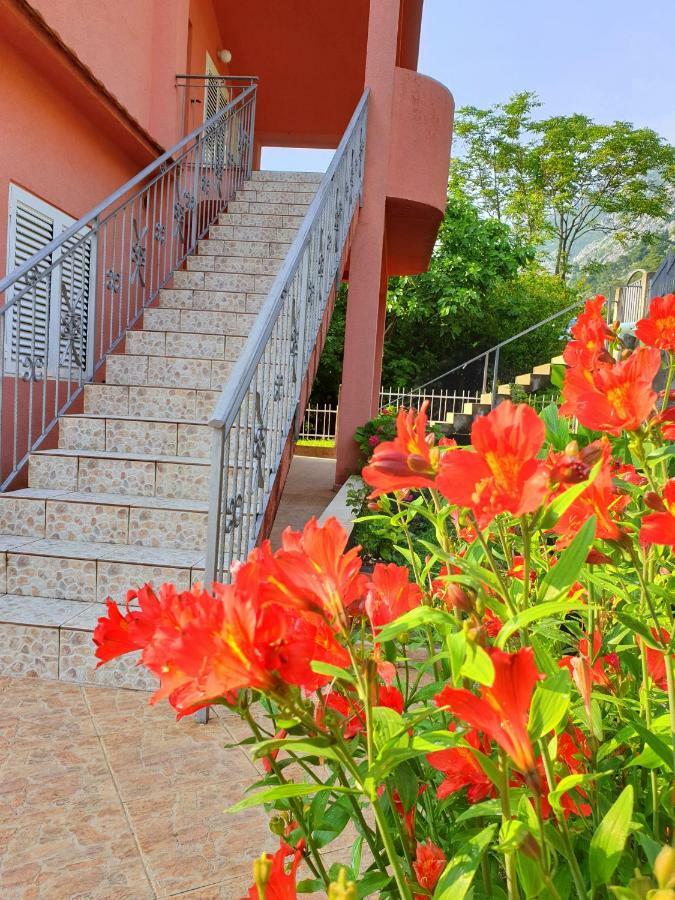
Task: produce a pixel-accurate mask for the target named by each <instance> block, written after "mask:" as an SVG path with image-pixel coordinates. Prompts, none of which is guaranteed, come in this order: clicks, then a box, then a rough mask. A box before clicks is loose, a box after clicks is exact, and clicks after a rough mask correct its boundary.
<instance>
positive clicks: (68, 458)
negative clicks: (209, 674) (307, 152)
mask: <svg viewBox="0 0 675 900" xmlns="http://www.w3.org/2000/svg"><path fill="white" fill-rule="evenodd" d="M320 181H321V175H318V174H314V173H311V174H310V173H307V174H305V173H280V172H255V173H253V175H252V178H251V180H250V181H248V182H246V183H245V184H244V186H243V188H242V189H241V190H239V191H238V192H237V194H236V197H235V199H234V200H233V201H231V202H230V203H229V206H228V210H227V212H226V213H224V214H222V215H221V216H220V217H219V219H218V224H217V225H213V226H212V227H211V228H210V230H209V233H208V238H207V239H204V240H201V241H199V245H198V252H197V253H195V254H193V255H191V256H189V257H188V258H187V260H186V267H185V268H184V269H183V270H181V271H177V272H175V274H174V277H173V283H172V286H171V287H170V288H166V289H162V290H161V291H160V293H159V297H158V301H157V303H156V305H154V306H152V307H149V308H147V309H146V310H145V312H144V313H143V315H142V318H141V319H140V320H139V322H138V324H137V326H136V328H135V329H134V330H131V331H128V332H127V334H126V338H125V341H124V342H123V343H122V344H121V345H120V346H119V347H118V351H120V350H122V352H116V353H114V354H112V355H110V356H108V358H107V360H106V365H105V381H104V382H103V383H92V384H87V385H85V387H84V410H83V412H82V413H77V414H69V415H66V416H63V417H62V418H61V419H60V420H59V434H58V448H57V449H52V450H43V451H39V452H34V453H32V454H31V455H30V460H29V468H28V487H27V488H24V489H21V490H16V491H13V492H10V493H6V494H0V589H1V591H2V594H1V595H0V675H36V676H42V677H47V678H54V679H60V680H62V681H74V682H86V683H96V684H108V685H115V686H120V687H132V688H141V689H148V688H151V687H152V686H153V685H152V684H151V683H150V680H149V676H148V675H147V673H145V671H144V670H142V669H140V668H137V667H135V665H134V661H133V660H131V661H130V660H129V658H123V659H121V660H118V661H116V662H115V663H111V664H108V665H106V666H105V667H103V668H102V669H99V670H96V669H95V659H94V656H93V645H92V630H93V628H94V626H95V624H96V620H97V618H98V617H99V615H101V613H102V610H103V606H102V604H103V603H104V601H105V599H106V598H107V597H109V596H110V597H113V598H114V599H116V600H118V601H124V599H125V595H126V592H127V590H128V589H129V588H133V587H137V586H140V585H142V584H143V583H145V582H151V583H153V584H160V583H162V582H163V581H171V582H173V583H174V584H176V586H177V587H178V588H179V589H185V588H187V587H189V586H190V584H191V583H193V582H195V581H199V580H201V579H203V577H204V565H205V547H206V539H207V519H208V501H209V484H210V481H209V477H210V455H211V444H212V429H211V428H210V427H209V426H208V425H207V421H208V419H209V417H210V416H211V414H212V411H213V409H214V406H215V404H216V401H217V400H218V398H219V397H220V394H221V390H222V387H223V383H224V382H225V380H226V379H227V377H228V375H229V374H230V371H231V369H232V367H233V365H234V363H235V362H236V360H237V359H238V357H239V355H240V354H241V351H242V348H243V346H244V343H245V341H246V338H247V335H248V334H249V332H250V330H251V328H252V327H253V325H254V323H255V321H256V317H257V313H258V312H259V310H260V308H261V306H262V303H263V300H264V299H265V297H266V295H267V292H268V290H269V289H270V287H271V285H272V282H273V281H274V277H275V275H276V274H277V272H278V271H279V269H280V268H281V266H282V264H283V261H284V258H285V257H286V255H287V251H288V248H289V247H290V244H291V242H292V241H293V239H294V237H295V235H296V233H297V230H298V228H299V226H300V224H301V222H302V221H303V217H304V215H305V213H306V211H307V209H308V206H309V204H310V202H311V200H312V199H313V197H314V195H315V193H316V191H317V189H318V187H319V182H320ZM242 463H243V464H244V465H246V464H247V463H246V461H245V460H243V461H242Z"/></svg>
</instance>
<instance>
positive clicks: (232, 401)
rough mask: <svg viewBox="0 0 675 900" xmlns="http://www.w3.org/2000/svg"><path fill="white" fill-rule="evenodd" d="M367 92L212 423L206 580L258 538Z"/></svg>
mask: <svg viewBox="0 0 675 900" xmlns="http://www.w3.org/2000/svg"><path fill="white" fill-rule="evenodd" d="M367 107H368V91H367V90H366V91H365V92H364V94H363V96H362V97H361V100H360V101H359V103H358V106H357V107H356V110H355V112H354V114H353V116H352V118H351V121H350V123H349V125H348V126H347V130H346V132H345V134H344V136H343V138H342V140H341V141H340V145H339V147H338V148H337V150H336V151H335V154H334V156H333V160H332V162H331V164H330V166H329V168H328V170H327V172H326V174H325V175H324V178H323V180H322V181H321V184H320V185H319V189H318V191H317V193H316V195H315V197H314V199H313V200H312V202H311V204H310V206H309V208H308V211H307V215H306V216H305V218H304V220H303V222H302V224H301V226H300V229H299V231H298V234H297V235H296V238H295V240H294V241H293V243H292V245H291V247H290V249H289V251H288V254H287V256H286V259H285V260H284V263H283V266H282V268H281V270H280V272H279V274H278V275H277V276H276V278H275V280H274V283H273V285H272V288H271V290H270V293H269V295H268V296H267V299H266V300H265V304H264V306H263V308H262V310H261V312H260V314H259V315H258V317H257V320H256V322H255V324H254V325H253V328H252V330H251V333H250V334H249V337H248V339H247V342H246V345H245V346H244V349H243V352H242V353H241V355H240V357H239V359H238V361H237V363H236V364H235V366H234V369H233V370H232V373H231V375H230V377H229V379H228V381H227V383H226V385H225V387H224V389H223V392H222V394H221V396H220V399H219V401H218V403H217V406H216V410H215V412H214V414H213V416H212V418H211V419H210V421H209V425H210V426H211V427H212V428H213V451H212V462H211V486H210V492H209V496H210V505H209V525H208V540H207V554H206V582H207V583H210V582H211V581H212V580H222V579H223V578H227V577H229V565H230V563H231V562H232V560H235V559H240V558H242V557H243V556H244V555H245V554H246V553H247V552H248V550H250V548H251V547H252V546H253V545H254V544H255V541H256V538H257V535H258V531H259V528H260V525H261V523H262V520H263V517H264V515H265V511H266V509H267V503H268V501H269V498H270V495H271V492H272V488H273V485H274V481H275V478H276V473H277V471H278V468H279V465H280V462H281V459H282V456H283V453H284V448H285V446H286V443H287V440H288V438H289V435H290V434H291V432H292V428H293V422H294V419H295V417H296V414H297V410H298V403H299V400H300V395H301V390H302V384H303V379H304V377H305V373H306V372H307V368H308V365H309V361H310V358H311V355H312V352H313V349H314V347H315V345H316V341H317V337H318V334H319V329H320V327H321V324H322V321H323V318H324V313H325V311H326V309H327V305H328V302H329V299H330V297H331V295H332V294H333V292H334V290H335V289H336V287H337V284H338V281H339V278H340V275H341V271H342V267H343V265H344V251H345V248H346V245H347V240H348V236H349V233H350V229H351V224H352V220H353V217H354V213H355V211H356V209H357V207H358V205H359V204H360V201H361V193H362V187H363V166H364V154H365V141H366V118H367Z"/></svg>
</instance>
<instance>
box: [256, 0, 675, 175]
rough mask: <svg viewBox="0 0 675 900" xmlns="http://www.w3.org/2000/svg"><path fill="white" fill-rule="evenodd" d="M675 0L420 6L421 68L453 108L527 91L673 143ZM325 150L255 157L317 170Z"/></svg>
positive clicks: (471, 1) (553, 107)
mask: <svg viewBox="0 0 675 900" xmlns="http://www.w3.org/2000/svg"><path fill="white" fill-rule="evenodd" d="M673 35H675V0H642V2H641V3H636V2H635V0H633V2H629V0H425V3H424V18H423V21H422V39H421V44H420V61H419V71H420V72H423V73H424V74H426V75H431V76H432V77H434V78H437V79H438V80H439V81H442V82H443V84H445V85H447V86H448V87H449V88H450V90H451V91H452V92H453V94H454V96H455V102H456V104H457V106H464V105H472V106H489V105H491V104H492V103H496V102H499V101H502V100H505V99H507V98H508V96H509V95H510V94H512V93H514V92H515V91H521V90H534V91H536V92H537V93H538V94H539V95H540V97H541V99H542V101H543V103H544V107H543V109H542V114H543V115H556V114H558V113H571V112H581V113H586V114H587V115H589V116H591V117H592V118H595V119H597V120H598V121H613V120H614V119H626V120H628V121H630V122H633V123H634V124H635V125H646V126H649V127H650V128H654V129H655V130H656V131H658V132H659V133H660V134H662V135H663V136H664V137H666V138H668V140H670V141H673V142H675V63H674V62H673V52H672V36H673ZM330 157H331V153H330V151H320V150H314V151H290V152H289V151H288V150H282V149H269V150H265V151H264V152H263V167H265V168H274V169H286V168H287V169H296V170H302V169H308V170H319V171H320V170H323V169H325V168H326V166H327V165H328V162H329V160H330Z"/></svg>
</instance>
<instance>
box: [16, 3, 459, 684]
mask: <svg viewBox="0 0 675 900" xmlns="http://www.w3.org/2000/svg"><path fill="white" fill-rule="evenodd" d="M421 16H422V0H370V2H369V0H323V2H321V3H319V4H317V3H316V2H315V0H293V2H286V3H283V2H282V3H280V2H279V0H251V2H249V3H246V4H235V3H232V2H230V0H114V2H113V0H100V2H96V3H90V2H87V0H32V2H30V3H29V2H26V0H0V45H1V46H0V83H1V84H2V91H1V92H0V105H1V110H0V111H1V114H2V120H3V123H4V129H5V135H4V137H5V139H4V140H3V142H2V146H1V147H0V271H6V272H7V273H8V275H7V277H6V278H5V279H4V281H2V282H0V292H2V293H1V294H0V297H1V299H2V302H3V304H4V307H3V313H2V320H3V326H4V331H3V344H4V349H3V357H2V358H3V377H2V395H1V397H0V422H1V428H2V432H1V434H2V479H1V480H2V484H3V489H4V491H5V494H4V495H2V496H0V541H2V546H1V547H0V550H1V556H2V563H3V578H4V583H3V584H2V585H1V586H2V588H3V592H4V593H5V595H6V597H9V598H10V599H9V600H6V601H5V607H6V609H5V614H4V615H3V614H2V609H0V622H4V623H5V624H3V625H0V632H1V633H0V643H1V642H2V641H3V640H4V641H5V643H11V641H12V640H14V638H15V637H16V635H17V634H22V635H24V636H26V635H29V636H30V635H32V634H33V632H32V631H31V630H30V629H32V628H34V627H37V626H38V624H39V622H42V621H44V622H48V623H49V626H48V627H49V629H52V630H53V631H54V633H55V634H56V633H57V632H58V631H59V630H60V631H61V640H60V643H59V644H58V646H59V647H60V650H56V651H54V650H50V649H48V648H47V649H44V646H46V645H44V646H43V644H44V641H43V642H42V644H41V646H43V650H42V651H41V657H40V661H39V662H35V660H34V658H33V656H31V657H30V659H29V660H28V661H27V662H25V666H27V667H28V670H31V671H32V670H34V669H35V670H37V671H41V672H43V673H44V674H49V675H52V676H54V677H71V678H76V679H87V678H90V677H93V675H92V673H91V671H90V663H89V662H87V661H86V660H83V661H82V662H81V663H80V662H78V663H76V662H72V664H70V663H69V662H68V660H69V659H70V660H71V661H72V660H74V659H75V658H76V657H77V653H78V652H79V651H78V650H77V648H78V647H80V646H81V647H84V646H85V644H87V643H88V642H89V641H90V631H91V622H92V621H94V618H93V617H95V615H96V614H97V612H98V609H97V608H96V602H93V603H91V601H98V602H100V601H101V600H102V599H104V597H105V595H107V594H108V593H114V592H117V593H119V592H120V591H121V590H122V585H123V584H124V585H125V586H126V587H129V586H131V585H132V584H133V583H134V582H136V583H140V582H142V581H144V580H147V579H151V580H153V579H154V580H157V579H160V578H166V579H169V580H175V581H177V583H185V582H186V581H187V582H188V583H189V580H190V579H194V578H198V577H204V574H205V572H206V575H207V577H208V576H209V575H213V574H222V571H223V567H224V566H226V565H227V562H228V560H229V559H230V558H232V557H234V556H236V555H237V554H240V553H242V552H244V551H245V550H246V548H247V547H248V546H250V545H251V543H252V542H254V541H255V540H256V539H258V538H259V536H260V535H261V534H263V533H264V532H265V529H266V528H267V527H268V526H269V523H270V522H271V521H272V520H273V516H274V511H275V508H276V506H275V505H276V502H277V500H278V496H279V493H280V490H281V488H282V486H283V480H284V477H285V472H286V470H287V466H288V462H289V459H290V455H291V453H292V432H293V426H294V423H295V421H296V420H297V416H298V415H302V407H303V404H304V403H305V402H306V399H307V396H308V393H309V390H310V388H311V380H312V377H313V374H314V371H315V368H316V364H317V361H318V357H319V355H320V351H321V346H322V342H323V337H324V336H325V329H326V327H327V324H328V322H329V321H330V314H331V309H332V298H333V297H334V293H335V288H336V286H337V284H338V283H339V281H340V280H341V279H346V280H348V281H349V285H350V290H349V303H348V312H347V330H346V341H345V359H344V375H343V392H342V397H341V410H340V416H341V418H340V422H339V442H338V459H337V471H336V481H337V482H338V483H339V482H341V481H342V480H344V478H345V476H346V474H347V473H348V472H349V471H350V468H351V467H352V465H353V463H354V460H355V449H356V448H355V446H354V444H353V442H352V440H351V435H352V434H353V431H354V428H355V427H356V426H357V425H359V424H361V423H362V422H363V421H364V420H366V419H367V418H369V417H370V416H371V415H372V413H373V412H374V411H375V409H376V406H377V400H378V395H379V382H380V367H381V355H382V343H383V334H384V314H385V294H386V282H387V277H388V276H390V275H397V274H413V273H417V272H421V271H423V270H424V269H425V268H426V266H427V265H428V261H429V258H430V255H431V252H432V248H433V245H434V241H435V237H436V233H437V229H438V225H439V223H440V220H441V218H442V215H443V210H444V206H445V198H446V188H447V170H448V160H449V151H450V140H451V123H452V113H453V101H452V97H451V95H450V93H449V92H448V91H447V89H446V88H445V87H443V86H442V85H440V84H438V83H437V82H435V81H433V80H432V79H429V78H426V77H425V76H423V75H421V74H419V73H418V72H417V70H416V67H417V54H418V47H419V34H420V22H421ZM264 146H288V147H322V148H339V152H338V153H337V154H336V157H335V161H334V164H333V167H332V169H331V170H329V176H328V178H325V179H323V181H320V180H319V178H317V177H315V176H313V175H312V176H307V177H303V176H299V175H297V174H294V175H288V176H284V175H282V174H280V173H277V174H274V173H260V172H258V171H257V170H258V169H259V163H260V154H261V148H262V147H264ZM139 173H141V174H139ZM129 182H131V183H129ZM106 197H107V198H108V199H107V200H106V201H104V202H103V203H102V202H101V201H102V200H103V198H106ZM92 210H94V211H95V213H93V214H92V213H91V211H92ZM78 220H81V221H79V225H77V227H74V225H75V223H76V222H78ZM12 272H14V273H15V274H14V275H12V274H11V273H12ZM16 272H19V273H20V274H19V275H17V274H16ZM261 310H262V312H260V311H261ZM251 335H252V336H253V337H251V339H250V340H249V341H248V343H246V342H245V339H246V338H248V337H249V336H251ZM247 379H248V380H247ZM223 384H227V390H226V391H225V392H224V393H221V391H222V387H223ZM214 410H215V412H214ZM207 422H210V425H211V428H209V426H208V425H207V424H206V423H207ZM195 435H196V437H195ZM193 438H194V440H193ZM181 441H182V443H181ZM214 461H215V462H214ZM26 485H28V488H26V487H25V486H26ZM209 522H210V525H209V524H208V523H209ZM207 531H208V546H209V550H208V552H207V555H206V559H205V557H204V550H205V544H206V543H207ZM111 545H113V546H114V552H113V551H112V550H111V549H110V548H111ZM172 553H173V554H174V555H173V556H171V554H172ZM205 567H206V568H205ZM26 596H27V597H33V598H42V599H41V600H40V602H39V603H38V601H37V600H35V604H34V605H35V611H34V612H35V614H34V615H33V618H31V612H30V609H29V606H30V604H25V603H23V604H22V603H19V601H16V599H14V600H12V598H16V597H26ZM43 601H44V602H43ZM50 601H53V602H52V603H51V605H50ZM85 601H89V603H87V604H86V608H85V605H83V604H84V603H85ZM2 603H3V601H2V600H0V607H2ZM59 603H60V604H61V606H59V605H58V604H59ZM63 604H65V606H64V605H63ZM73 604H75V606H73ZM78 604H79V606H78ZM18 606H21V608H22V611H21V612H20V613H19V612H17V611H16V610H17V608H18ZM87 610H88V611H87ZM50 611H51V612H50ZM52 613H53V614H52ZM40 616H42V618H40ZM73 622H75V623H76V625H77V627H76V626H75V625H73V624H72V623H73ZM68 625H70V627H67V626H68ZM21 629H23V630H24V631H21ZM65 631H67V632H68V633H69V637H70V640H71V643H70V645H68V642H67V641H66V640H65V639H64V632H65ZM71 632H72V634H70V633H71ZM76 632H77V633H76ZM78 634H79V635H80V637H79V638H78V636H77V635H78ZM3 635H4V637H3ZM44 637H45V635H44V633H42V632H41V633H40V640H42V639H43V638H44ZM31 639H32V638H31ZM47 643H48V642H47ZM57 643H58V642H57ZM67 646H70V650H68V651H67V653H66V656H65V657H64V652H66V651H65V650H64V648H66V647H67ZM55 653H56V656H55V655H54V654H55ZM59 653H60V655H61V660H60V662H59ZM82 653H84V650H82ZM68 654H69V655H68ZM29 655H30V654H29ZM0 658H2V654H0ZM12 665H14V664H12ZM22 665H24V663H22V662H20V661H19V662H17V663H16V665H14V668H13V671H20V670H22V669H21V666H22ZM25 666H24V669H23V670H22V671H26V668H25ZM31 667H33V668H31ZM119 677H120V678H121V679H122V681H123V677H122V675H120V676H119ZM120 683H121V682H120Z"/></svg>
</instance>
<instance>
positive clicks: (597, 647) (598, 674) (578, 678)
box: [558, 628, 620, 716]
mask: <svg viewBox="0 0 675 900" xmlns="http://www.w3.org/2000/svg"><path fill="white" fill-rule="evenodd" d="M601 650H602V633H601V632H600V630H599V629H597V628H596V630H595V632H594V634H593V652H592V654H591V653H590V652H589V646H588V638H585V637H583V638H581V640H580V641H579V655H578V656H563V657H561V658H560V659H559V660H558V665H559V666H560V668H567V669H569V671H570V674H571V675H572V681H573V682H574V683H575V684H576V686H577V689H578V691H579V693H580V694H581V698H582V700H583V701H584V706H585V707H586V712H587V713H588V715H589V716H590V714H591V692H592V690H593V685H594V684H599V685H601V686H602V687H606V688H610V689H611V688H612V682H611V679H610V677H609V674H608V673H607V669H606V666H611V667H612V668H613V669H616V670H618V669H619V668H620V664H619V657H618V656H617V655H616V653H606V654H604V655H602V656H601V655H600V651H601Z"/></svg>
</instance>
